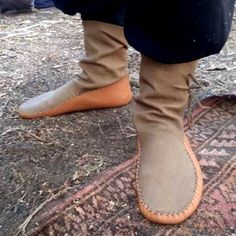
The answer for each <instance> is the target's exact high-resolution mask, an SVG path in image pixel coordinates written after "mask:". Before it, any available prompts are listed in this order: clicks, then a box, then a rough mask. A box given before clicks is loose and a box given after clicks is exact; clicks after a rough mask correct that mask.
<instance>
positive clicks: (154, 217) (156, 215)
mask: <svg viewBox="0 0 236 236" xmlns="http://www.w3.org/2000/svg"><path fill="white" fill-rule="evenodd" d="M184 145H185V148H186V151H187V152H188V154H189V157H190V159H191V161H192V163H193V165H194V167H195V171H196V176H197V182H196V184H195V193H194V196H193V198H192V201H191V202H190V203H189V204H188V205H187V206H186V208H185V209H184V210H182V211H181V212H178V213H176V214H165V213H162V212H154V211H152V210H151V209H149V207H148V206H147V205H146V204H145V202H144V200H143V199H142V196H141V194H140V191H139V190H138V191H137V195H138V203H139V209H140V211H141V213H142V214H143V215H144V216H145V217H146V218H147V219H149V220H150V221H152V222H154V223H159V224H178V223H181V222H183V221H184V220H186V219H187V218H188V217H190V216H191V215H192V214H193V213H194V211H195V210H196V209H197V207H198V205H199V203H200V200H201V196H202V191H203V180H202V172H201V168H200V165H199V163H198V161H197V159H196V157H195V155H194V153H193V151H192V148H191V146H190V143H189V141H188V138H187V137H186V136H184ZM139 150H140V148H139ZM139 159H140V152H139V154H138V165H137V173H136V181H137V185H138V168H139ZM137 189H139V186H137Z"/></svg>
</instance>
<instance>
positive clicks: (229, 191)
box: [28, 97, 236, 236]
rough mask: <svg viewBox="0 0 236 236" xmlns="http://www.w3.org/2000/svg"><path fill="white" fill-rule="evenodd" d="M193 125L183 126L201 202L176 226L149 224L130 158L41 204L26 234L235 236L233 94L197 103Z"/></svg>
mask: <svg viewBox="0 0 236 236" xmlns="http://www.w3.org/2000/svg"><path fill="white" fill-rule="evenodd" d="M202 103H203V104H204V105H205V106H208V107H209V108H208V109H202V108H200V107H199V108H197V109H195V111H194V113H193V119H194V126H193V128H192V129H188V128H187V127H186V132H187V135H188V136H189V138H190V141H191V144H192V147H193V149H194V152H195V153H196V155H197V157H198V160H199V161H200V164H201V168H202V171H203V173H204V174H203V175H204V185H205V187H204V194H203V199H202V201H201V204H200V207H199V208H198V210H197V211H196V212H195V213H194V214H193V216H192V217H191V218H190V219H188V220H187V221H185V222H184V223H182V224H180V225H175V226H163V225H157V224H153V223H150V222H149V221H148V220H146V219H145V218H143V217H142V215H141V214H140V213H139V210H138V208H137V201H136V196H135V191H134V169H135V158H132V159H130V160H128V161H126V162H125V163H122V164H120V165H119V166H117V167H114V168H113V169H112V170H109V171H105V173H103V174H102V175H101V176H100V177H99V179H97V180H96V181H94V182H93V184H91V185H89V186H87V187H86V188H84V189H82V190H80V191H78V192H76V193H75V194H72V195H71V196H69V197H68V198H67V199H66V200H65V201H61V202H60V201H59V202H58V203H57V204H54V206H51V207H48V208H46V211H45V209H44V213H42V214H41V215H40V212H39V216H37V218H36V219H37V225H38V226H37V227H35V228H33V230H31V232H29V233H28V234H29V235H41V236H43V235H44V236H45V235H64V236H66V235H67V236H69V235H76V236H78V235H83V236H86V235H96V236H99V235H104V236H112V235H114V236H122V235H124V236H125V235H128V236H134V235H140V236H141V235H143V236H144V235H181V236H184V235H204V236H205V235H212V236H213V235H214V236H216V235H217V236H218V235H235V234H236V98H235V97H220V98H211V99H206V100H204V101H203V102H202Z"/></svg>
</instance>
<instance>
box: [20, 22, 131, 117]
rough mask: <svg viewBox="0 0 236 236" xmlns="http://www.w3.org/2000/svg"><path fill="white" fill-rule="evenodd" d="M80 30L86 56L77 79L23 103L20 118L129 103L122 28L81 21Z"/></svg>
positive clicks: (125, 46)
mask: <svg viewBox="0 0 236 236" xmlns="http://www.w3.org/2000/svg"><path fill="white" fill-rule="evenodd" d="M83 26H84V46H85V51H86V56H85V57H84V58H83V59H82V60H81V61H80V66H81V68H82V69H83V72H82V73H81V75H80V78H79V79H74V80H72V81H70V82H68V83H66V84H65V85H63V86H62V87H60V88H58V89H56V90H54V91H49V92H47V93H44V94H42V95H39V96H37V97H35V98H33V99H30V100H29V101H26V102H24V103H23V104H22V105H21V106H20V107H19V114H20V116H21V117H23V118H38V117H44V116H55V115H60V114H63V113H67V112H73V111H81V110H88V109H96V108H109V107H117V106H122V105H125V104H127V103H129V101H130V100H131V97H132V94H131V90H130V85H129V78H128V72H127V46H128V45H127V41H126V39H125V37H124V33H123V28H122V27H120V26H117V25H112V24H108V23H103V22H98V21H84V22H83Z"/></svg>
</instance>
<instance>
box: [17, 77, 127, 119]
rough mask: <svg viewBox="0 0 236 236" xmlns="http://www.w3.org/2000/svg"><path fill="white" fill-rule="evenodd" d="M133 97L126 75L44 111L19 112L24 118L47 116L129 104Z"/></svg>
mask: <svg viewBox="0 0 236 236" xmlns="http://www.w3.org/2000/svg"><path fill="white" fill-rule="evenodd" d="M131 98H132V92H131V90H130V85H129V78H128V76H125V77H124V78H122V79H121V80H119V81H118V82H116V83H114V84H111V85H108V86H106V87H103V88H99V89H96V90H93V91H89V92H85V93H83V94H81V95H79V96H75V97H71V98H69V99H67V100H66V101H64V102H63V103H60V104H58V105H56V106H54V107H50V108H47V109H45V110H43V111H40V112H35V113H28V112H24V111H23V110H21V109H19V110H18V113H19V115H20V117H22V118H25V119H35V118H40V117H46V116H57V115H61V114H64V113H68V112H75V111H83V110H90V109H99V108H112V107H119V106H123V105H126V104H128V103H129V102H130V100H131Z"/></svg>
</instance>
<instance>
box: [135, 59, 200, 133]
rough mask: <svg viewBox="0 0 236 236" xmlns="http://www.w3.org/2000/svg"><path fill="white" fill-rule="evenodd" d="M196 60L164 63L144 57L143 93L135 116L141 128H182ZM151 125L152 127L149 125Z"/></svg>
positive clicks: (141, 86) (141, 129)
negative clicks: (190, 79)
mask: <svg viewBox="0 0 236 236" xmlns="http://www.w3.org/2000/svg"><path fill="white" fill-rule="evenodd" d="M196 65H197V61H193V62H188V63H181V64H161V63H158V62H156V61H153V60H152V59H150V58H147V57H146V56H142V61H141V68H140V95H139V96H138V97H137V99H136V102H135V112H134V118H135V123H138V124H139V125H138V130H140V131H144V132H145V130H150V126H153V128H155V127H158V128H164V129H171V130H175V131H176V133H179V131H181V132H182V131H183V122H182V120H183V113H184V110H185V107H186V105H187V103H188V98H189V82H190V81H189V75H191V74H192V73H193V72H194V70H195V68H196ZM146 126H148V127H149V128H147V127H146Z"/></svg>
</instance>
